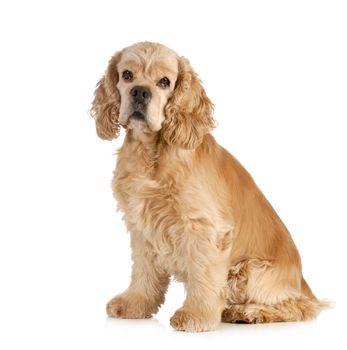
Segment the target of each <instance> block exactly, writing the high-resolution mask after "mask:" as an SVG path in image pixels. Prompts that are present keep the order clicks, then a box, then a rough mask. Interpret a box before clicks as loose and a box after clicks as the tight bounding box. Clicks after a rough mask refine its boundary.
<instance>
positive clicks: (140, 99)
mask: <svg viewBox="0 0 347 350" xmlns="http://www.w3.org/2000/svg"><path fill="white" fill-rule="evenodd" d="M130 95H131V96H132V98H133V101H134V102H136V103H143V104H147V103H148V102H149V100H150V99H151V97H152V93H151V91H150V90H149V89H147V88H146V87H144V86H134V87H133V88H132V89H131V90H130Z"/></svg>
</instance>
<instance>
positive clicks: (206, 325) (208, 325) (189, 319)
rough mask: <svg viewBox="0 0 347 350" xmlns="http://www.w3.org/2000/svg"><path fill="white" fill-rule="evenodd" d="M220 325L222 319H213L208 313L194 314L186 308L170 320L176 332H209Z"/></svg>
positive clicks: (178, 311) (179, 310) (181, 309)
mask: <svg viewBox="0 0 347 350" xmlns="http://www.w3.org/2000/svg"><path fill="white" fill-rule="evenodd" d="M219 323H220V317H218V316H216V317H212V318H211V316H210V315H208V314H207V313H206V315H204V314H203V313H201V312H192V311H190V310H188V309H186V308H184V307H182V308H180V309H178V310H177V311H176V312H175V314H174V315H173V316H172V317H171V319H170V324H171V326H172V327H173V328H174V329H175V330H176V331H184V332H207V331H213V330H215V329H216V328H217V327H218V325H219Z"/></svg>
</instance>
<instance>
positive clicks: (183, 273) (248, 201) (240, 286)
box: [92, 42, 323, 332]
mask: <svg viewBox="0 0 347 350" xmlns="http://www.w3.org/2000/svg"><path fill="white" fill-rule="evenodd" d="M164 78H165V79H164ZM163 79H164V80H163ZM168 82H169V83H168ZM212 109H213V106H212V103H211V101H210V100H209V99H208V97H207V96H206V93H205V91H204V89H203V87H202V85H201V82H200V80H199V79H198V76H197V74H196V73H195V72H194V71H193V69H192V67H191V66H190V63H189V61H188V60H187V59H185V58H183V57H179V56H178V55H177V54H176V53H175V52H173V51H172V50H170V49H168V48H166V47H165V46H163V45H160V44H154V43H149V42H144V43H139V44H135V45H133V46H130V47H128V48H125V49H123V50H122V51H121V52H118V53H116V54H115V55H114V57H113V58H112V59H111V60H110V62H109V65H108V68H107V70H106V73H105V76H104V77H103V78H102V79H101V80H100V82H99V83H98V85H97V88H96V91H95V98H94V101H93V107H92V115H93V116H94V118H95V122H96V130H97V134H98V135H99V136H100V137H101V138H103V139H107V140H111V139H113V138H116V137H117V136H118V135H119V132H120V127H121V126H123V127H124V128H125V129H126V137H125V140H124V143H123V146H122V147H121V148H120V150H119V152H118V161H117V166H116V170H115V172H114V178H113V182H112V188H113V192H114V195H115V198H116V199H117V201H118V205H119V209H120V210H121V211H122V212H123V213H124V221H125V224H126V226H127V229H128V231H129V232H130V235H131V247H132V259H133V268H132V277H131V283H130V286H129V288H128V289H127V290H126V291H125V292H123V293H122V294H120V295H118V296H116V297H114V298H113V299H112V300H111V301H110V302H109V303H108V305H107V313H108V315H109V316H112V317H119V318H147V317H150V316H151V315H152V314H153V313H155V312H157V311H158V308H159V307H160V305H161V304H162V303H163V302H164V295H165V292H166V289H167V287H168V284H169V278H170V276H174V277H175V278H176V279H177V280H180V281H182V282H184V283H185V286H186V289H187V297H186V300H185V302H184V304H183V306H182V307H181V308H180V309H178V310H177V311H176V313H175V314H174V315H173V316H172V318H171V325H172V326H173V327H174V328H175V329H176V330H181V331H192V332H195V331H208V330H213V329H215V328H216V327H217V326H218V324H219V323H220V322H221V321H226V322H246V323H255V322H277V321H299V320H306V319H310V318H313V317H315V316H316V315H317V314H318V312H319V311H320V309H321V307H322V306H323V303H322V302H320V301H318V300H317V299H316V297H315V296H314V295H313V293H312V292H311V290H310V288H309V286H308V285H307V283H306V282H305V280H304V278H303V276H302V272H301V262H300V256H299V253H298V251H297V249H296V247H295V244H294V242H293V240H292V238H291V236H290V234H289V232H288V231H287V229H286V227H285V225H284V224H283V223H282V221H281V220H280V218H279V217H278V215H277V214H276V212H275V211H274V209H273V208H272V207H271V205H270V204H269V202H268V201H267V200H266V198H265V197H264V195H263V194H262V193H261V191H260V190H259V189H258V187H257V186H256V184H255V182H254V181H253V179H252V177H251V176H250V175H249V173H248V172H247V171H246V170H245V169H244V168H243V167H242V165H241V164H240V163H239V162H238V161H237V160H236V159H235V158H234V157H233V156H232V155H231V154H229V153H228V152H227V151H226V150H225V149H223V148H222V147H221V146H219V145H218V144H217V143H216V141H215V140H214V138H213V137H212V135H211V133H210V131H211V129H212V128H213V127H214V119H213V117H212Z"/></svg>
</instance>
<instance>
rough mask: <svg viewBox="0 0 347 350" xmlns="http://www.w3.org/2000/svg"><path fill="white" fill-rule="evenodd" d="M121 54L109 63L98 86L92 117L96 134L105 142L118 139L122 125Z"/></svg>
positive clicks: (117, 54)
mask: <svg viewBox="0 0 347 350" xmlns="http://www.w3.org/2000/svg"><path fill="white" fill-rule="evenodd" d="M120 58H121V53H120V52H118V53H116V54H115V55H114V56H113V57H112V58H111V60H110V61H109V63H108V67H107V70H106V72H105V75H104V76H103V77H102V78H101V79H100V81H99V82H98V84H97V85H96V89H95V92H94V100H93V102H92V108H91V115H92V117H93V118H94V119H95V125H96V133H97V134H98V136H99V137H100V138H102V139H104V140H112V139H115V138H116V137H118V135H119V131H120V125H119V123H118V116H119V108H120V94H119V91H118V89H117V86H116V85H117V83H118V79H119V77H118V71H117V64H118V62H119V61H120Z"/></svg>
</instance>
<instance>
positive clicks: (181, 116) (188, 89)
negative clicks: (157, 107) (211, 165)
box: [163, 57, 215, 149]
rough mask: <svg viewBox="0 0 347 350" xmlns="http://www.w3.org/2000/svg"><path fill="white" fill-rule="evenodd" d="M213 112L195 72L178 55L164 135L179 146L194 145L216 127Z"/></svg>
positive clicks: (168, 141) (188, 147) (169, 142)
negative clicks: (175, 78)
mask: <svg viewBox="0 0 347 350" xmlns="http://www.w3.org/2000/svg"><path fill="white" fill-rule="evenodd" d="M212 112H213V105H212V103H211V101H210V99H209V98H208V97H207V96H206V93H205V90H204V88H203V87H202V85H201V81H200V80H199V78H198V75H197V74H196V73H195V72H194V70H193V68H192V67H191V65H190V63H189V61H188V60H187V59H186V58H184V57H181V58H180V59H179V61H178V78H177V81H176V86H175V90H174V92H173V95H172V96H171V98H170V99H169V101H168V103H167V105H166V107H165V115H166V119H165V121H164V123H163V138H164V139H165V140H166V142H167V143H168V144H171V145H175V146H178V147H180V148H184V149H194V148H196V147H197V146H199V145H200V143H201V142H202V139H203V137H204V135H205V134H207V133H208V132H210V130H211V129H212V128H214V127H215V123H214V119H213V117H212Z"/></svg>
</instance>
